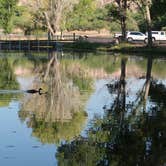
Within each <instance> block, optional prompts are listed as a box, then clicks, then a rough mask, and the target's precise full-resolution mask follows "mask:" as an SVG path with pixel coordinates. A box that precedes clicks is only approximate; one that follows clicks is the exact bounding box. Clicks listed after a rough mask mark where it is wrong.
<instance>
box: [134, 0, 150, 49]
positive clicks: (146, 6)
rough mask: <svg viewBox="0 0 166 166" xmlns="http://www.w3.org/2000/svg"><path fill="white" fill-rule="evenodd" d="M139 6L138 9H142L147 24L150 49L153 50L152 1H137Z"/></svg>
mask: <svg viewBox="0 0 166 166" xmlns="http://www.w3.org/2000/svg"><path fill="white" fill-rule="evenodd" d="M135 2H136V3H137V5H138V7H139V8H140V9H141V11H142V13H143V15H144V17H145V21H146V24H147V32H148V47H149V48H151V47H152V45H153V42H152V32H151V30H152V20H151V13H150V8H151V5H152V0H137V1H135Z"/></svg>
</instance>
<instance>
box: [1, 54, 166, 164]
mask: <svg viewBox="0 0 166 166" xmlns="http://www.w3.org/2000/svg"><path fill="white" fill-rule="evenodd" d="M156 57H157V56H156ZM40 87H42V89H43V90H42V91H43V92H47V93H44V94H42V95H39V94H38V93H35V94H29V93H26V90H28V89H39V88H40ZM165 156H166V59H164V58H151V57H150V56H149V57H148V56H147V57H146V58H144V57H143V56H134V55H133V56H129V55H120V54H116V55H113V54H111V53H110V54H104V53H63V54H59V53H16V52H15V53H1V54H0V165H2V166H11V165H14V166H23V165H24V166H36V165H39V166H55V165H70V166H71V165H86V166H89V165H111V166H112V165H113V166H130V165H131V166H143V165H149V166H153V165H154V166H165V165H166V157H165Z"/></svg>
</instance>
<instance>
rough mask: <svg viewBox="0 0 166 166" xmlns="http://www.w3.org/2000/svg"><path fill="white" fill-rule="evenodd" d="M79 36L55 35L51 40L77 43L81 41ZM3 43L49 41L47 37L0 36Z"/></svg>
mask: <svg viewBox="0 0 166 166" xmlns="http://www.w3.org/2000/svg"><path fill="white" fill-rule="evenodd" d="M79 37H80V36H79V35H76V34H75V33H73V34H71V35H55V36H53V37H52V39H50V40H62V41H75V40H77V39H79ZM0 40H1V41H4V40H5V41H10V40H13V41H14V40H48V36H47V35H20V34H7V35H5V34H0Z"/></svg>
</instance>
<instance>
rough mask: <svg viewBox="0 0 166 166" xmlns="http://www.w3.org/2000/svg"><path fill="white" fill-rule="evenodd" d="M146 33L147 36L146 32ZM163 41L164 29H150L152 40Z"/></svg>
mask: <svg viewBox="0 0 166 166" xmlns="http://www.w3.org/2000/svg"><path fill="white" fill-rule="evenodd" d="M146 35H147V36H148V33H147V32H146ZM155 40H158V41H164V40H166V33H165V31H152V41H155Z"/></svg>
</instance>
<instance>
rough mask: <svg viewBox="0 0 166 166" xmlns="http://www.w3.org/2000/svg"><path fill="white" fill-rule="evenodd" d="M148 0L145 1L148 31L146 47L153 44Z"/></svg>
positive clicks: (150, 46)
mask: <svg viewBox="0 0 166 166" xmlns="http://www.w3.org/2000/svg"><path fill="white" fill-rule="evenodd" d="M149 4H150V2H149V1H147V4H146V7H145V9H146V22H147V31H148V47H149V48H152V45H153V42H152V31H151V30H152V28H151V26H152V21H151V15H150V9H149V6H150V5H149Z"/></svg>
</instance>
